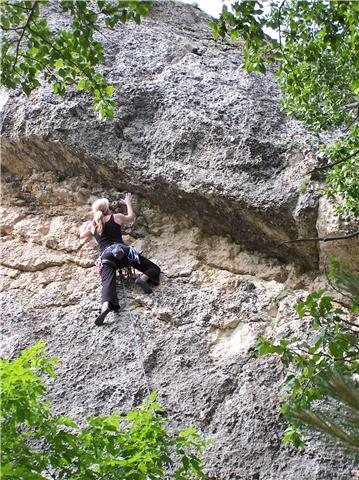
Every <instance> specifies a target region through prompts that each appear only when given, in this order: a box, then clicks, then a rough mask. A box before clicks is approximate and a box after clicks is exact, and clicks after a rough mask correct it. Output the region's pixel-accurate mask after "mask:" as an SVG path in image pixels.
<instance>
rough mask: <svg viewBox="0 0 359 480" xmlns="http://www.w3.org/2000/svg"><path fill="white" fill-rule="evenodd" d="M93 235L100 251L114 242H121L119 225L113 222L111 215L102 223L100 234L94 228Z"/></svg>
mask: <svg viewBox="0 0 359 480" xmlns="http://www.w3.org/2000/svg"><path fill="white" fill-rule="evenodd" d="M94 237H95V239H96V242H97V243H98V244H99V246H100V251H101V252H103V251H104V250H105V248H107V247H109V246H110V245H112V244H114V243H123V239H122V230H121V225H119V224H118V223H116V222H115V219H114V218H113V215H111V217H110V219H109V220H108V221H107V222H106V223H104V227H103V231H102V235H100V234H99V233H97V231H96V230H95V233H94Z"/></svg>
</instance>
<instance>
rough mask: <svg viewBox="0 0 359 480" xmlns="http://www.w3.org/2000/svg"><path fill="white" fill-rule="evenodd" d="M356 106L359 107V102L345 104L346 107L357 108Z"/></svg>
mask: <svg viewBox="0 0 359 480" xmlns="http://www.w3.org/2000/svg"><path fill="white" fill-rule="evenodd" d="M356 107H359V102H353V103H349V104H348V105H345V108H349V109H351V108H356Z"/></svg>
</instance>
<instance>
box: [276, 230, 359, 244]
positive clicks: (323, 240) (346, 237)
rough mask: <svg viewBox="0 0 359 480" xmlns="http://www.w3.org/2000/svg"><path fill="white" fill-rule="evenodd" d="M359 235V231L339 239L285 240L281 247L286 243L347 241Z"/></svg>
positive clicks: (306, 238) (310, 238)
mask: <svg viewBox="0 0 359 480" xmlns="http://www.w3.org/2000/svg"><path fill="white" fill-rule="evenodd" d="M357 235H359V230H357V231H356V232H353V233H349V234H348V235H341V236H339V237H305V238H296V239H295V240H285V241H284V242H281V243H280V245H283V244H285V243H296V242H334V241H335V240H346V239H348V238H353V237H356V236H357Z"/></svg>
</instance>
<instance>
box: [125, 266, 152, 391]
mask: <svg viewBox="0 0 359 480" xmlns="http://www.w3.org/2000/svg"><path fill="white" fill-rule="evenodd" d="M128 273H129V272H128V271H127V275H128ZM120 279H121V285H122V290H123V296H124V299H125V306H126V309H127V311H128V314H129V317H130V320H131V327H132V331H133V336H134V338H135V345H136V353H137V359H138V363H139V364H140V368H141V370H142V375H143V380H144V384H145V387H146V391H147V395H150V393H151V387H150V382H149V380H148V377H147V374H146V369H145V363H144V354H143V348H142V342H141V341H140V340H139V335H138V326H139V321H140V317H139V315H137V314H135V313H133V312H132V310H131V308H130V304H129V301H128V295H127V292H126V287H125V277H124V275H123V273H122V272H121V271H120Z"/></svg>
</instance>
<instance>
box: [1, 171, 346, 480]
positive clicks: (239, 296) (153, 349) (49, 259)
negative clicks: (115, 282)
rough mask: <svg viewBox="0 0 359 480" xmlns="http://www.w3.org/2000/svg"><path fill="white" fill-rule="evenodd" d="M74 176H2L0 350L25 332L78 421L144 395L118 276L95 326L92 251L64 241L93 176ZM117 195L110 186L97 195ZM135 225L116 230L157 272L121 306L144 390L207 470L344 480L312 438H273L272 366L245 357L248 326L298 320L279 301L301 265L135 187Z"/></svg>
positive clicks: (277, 368) (304, 286) (253, 334)
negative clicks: (115, 291)
mask: <svg viewBox="0 0 359 480" xmlns="http://www.w3.org/2000/svg"><path fill="white" fill-rule="evenodd" d="M83 183H84V181H83V180H81V179H79V178H73V179H71V180H61V181H59V180H58V179H57V178H56V175H53V174H50V173H47V174H42V175H40V174H33V175H32V176H30V177H28V178H24V179H23V181H22V183H21V184H18V183H17V182H15V181H12V182H11V181H9V182H6V183H4V200H5V205H4V207H3V211H2V213H1V217H0V218H1V231H2V234H3V237H2V238H3V240H2V241H3V244H2V247H3V248H2V249H1V251H2V258H1V264H2V269H3V274H4V275H3V282H2V288H1V289H2V294H1V303H0V308H1V311H2V319H3V322H2V333H3V335H2V339H3V342H2V351H1V354H2V355H6V356H8V355H10V356H13V355H16V354H17V353H18V352H19V351H20V350H21V349H22V348H24V347H25V346H27V345H32V344H33V343H34V342H35V341H36V340H37V339H44V340H45V341H47V343H48V351H49V353H50V354H52V355H56V356H60V357H61V358H62V360H61V362H60V364H59V366H58V379H57V380H56V381H55V382H54V383H52V384H51V386H50V398H51V399H52V401H53V402H54V405H55V408H56V410H57V411H58V412H61V413H67V414H70V415H71V416H73V417H75V418H77V419H78V420H80V421H81V419H83V418H84V417H86V416H88V415H92V414H100V413H109V412H111V411H113V409H114V408H121V409H123V410H125V411H126V410H128V409H130V408H132V407H133V406H134V405H137V404H139V403H140V402H142V401H143V399H144V398H145V396H146V389H145V384H144V381H143V377H142V373H141V368H140V364H139V362H138V358H137V353H138V352H137V350H136V346H135V345H136V344H135V337H134V330H133V326H132V325H131V321H130V317H129V312H128V310H127V308H126V302H125V299H124V295H123V291H122V286H121V284H119V296H120V299H121V300H120V303H121V305H122V306H123V308H122V309H121V311H120V312H119V313H118V314H111V315H110V316H109V317H108V319H106V324H105V325H104V326H103V327H101V328H99V327H95V326H94V324H93V321H94V318H95V316H96V313H97V312H98V308H99V299H100V287H99V278H98V276H97V273H96V272H95V268H94V266H93V265H94V260H95V258H96V256H97V248H96V246H95V245H94V244H93V243H84V242H83V241H80V240H79V239H78V224H79V221H80V220H81V219H84V218H86V216H87V214H88V210H89V202H90V201H91V200H92V198H93V195H94V193H95V194H96V195H98V196H100V195H102V194H103V193H104V192H103V191H102V190H101V189H98V188H97V189H96V186H95V185H87V186H84V184H83ZM107 193H108V194H109V195H110V196H111V198H113V199H114V200H118V198H119V196H120V195H119V193H118V192H115V191H108V192H107ZM136 210H137V212H138V216H137V220H136V223H135V225H134V226H133V227H130V228H129V229H128V230H127V232H126V236H125V238H126V240H127V241H128V242H134V243H135V245H137V246H138V247H139V249H143V250H144V253H145V254H146V255H147V256H148V257H149V258H151V259H152V260H154V261H155V262H157V263H158V264H159V265H160V266H161V268H162V269H163V276H162V283H161V285H160V286H159V287H157V288H156V290H155V292H154V294H153V295H145V294H143V293H142V292H140V291H138V290H137V289H136V288H135V286H134V285H133V284H132V285H130V287H129V288H128V290H127V292H128V298H129V305H130V308H131V310H132V311H133V312H134V313H136V314H138V315H139V317H140V321H139V324H138V326H137V330H136V331H137V334H138V336H139V337H138V338H139V340H140V342H141V345H142V346H143V352H144V365H145V369H146V372H147V374H148V376H149V381H150V384H151V387H152V388H155V389H157V390H158V395H159V400H160V402H161V403H162V404H163V405H164V406H165V407H166V409H167V411H168V415H169V417H170V418H171V419H172V421H173V423H174V425H180V426H181V427H182V428H183V427H184V426H186V425H189V424H194V425H196V426H197V428H198V429H199V430H200V431H201V432H202V434H203V435H204V436H205V437H206V438H208V439H211V440H212V441H213V445H212V446H211V447H210V448H209V449H208V450H207V451H206V454H205V465H206V471H207V472H208V474H209V478H210V479H211V480H240V479H243V480H250V479H259V480H297V479H298V478H301V479H303V480H339V479H340V480H351V479H352V478H354V474H355V470H354V466H353V465H352V464H351V462H349V461H348V460H345V459H344V458H342V457H341V456H340V455H338V452H337V451H331V450H329V449H326V448H324V447H323V446H322V445H319V444H317V443H315V442H314V440H313V441H311V442H309V445H308V447H307V448H306V449H305V450H304V451H303V452H301V451H298V450H296V449H293V448H289V447H286V446H284V445H283V443H282V442H281V440H280V437H281V434H282V432H283V430H284V428H285V426H284V425H283V423H282V421H281V419H280V418H279V415H278V392H279V383H280V381H281V379H282V378H283V373H284V372H283V369H282V366H281V365H280V363H279V362H278V361H277V359H275V358H269V357H268V358H264V359H256V358H254V357H252V356H251V354H250V349H251V347H253V345H254V343H255V341H256V339H257V338H258V336H259V335H262V334H265V335H269V336H272V335H273V336H276V337H278V338H279V337H281V336H288V335H290V334H292V333H297V332H299V331H301V330H302V329H303V328H305V325H303V324H302V323H301V322H299V321H298V319H296V317H295V315H294V314H293V305H294V303H295V302H296V301H297V300H298V299H300V298H304V297H305V296H306V295H307V292H308V290H310V288H311V285H314V283H313V282H316V283H318V282H320V281H322V279H321V277H319V278H315V275H314V274H313V273H312V274H306V275H298V269H297V267H296V266H295V265H291V264H284V263H281V262H279V261H277V260H273V259H269V258H266V257H265V256H264V255H263V254H260V253H257V254H253V253H250V252H248V251H246V250H245V248H244V247H243V246H239V245H238V244H236V243H233V242H232V241H230V240H229V239H228V238H224V237H215V236H209V235H208V234H206V233H203V232H202V231H201V230H200V229H199V228H198V227H196V226H194V225H193V224H191V223H190V222H188V220H186V219H185V218H184V217H180V216H178V215H177V216H175V217H174V216H172V215H165V214H164V213H163V212H161V211H160V210H158V209H156V208H153V207H150V204H149V203H148V201H146V200H144V199H141V198H140V197H136Z"/></svg>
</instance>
